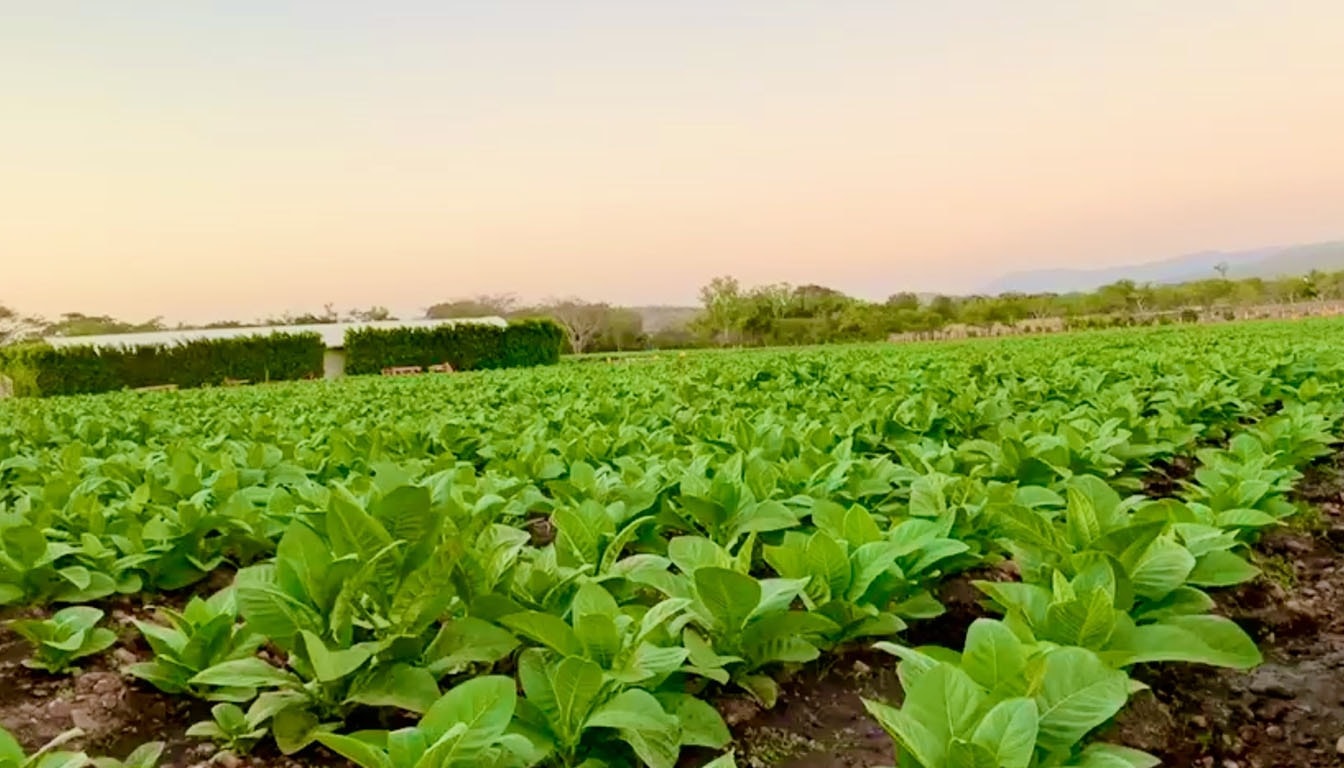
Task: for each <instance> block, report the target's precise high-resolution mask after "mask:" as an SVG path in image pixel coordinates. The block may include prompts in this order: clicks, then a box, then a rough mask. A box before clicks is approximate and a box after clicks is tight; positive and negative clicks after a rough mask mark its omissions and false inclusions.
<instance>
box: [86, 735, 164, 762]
mask: <svg viewBox="0 0 1344 768" xmlns="http://www.w3.org/2000/svg"><path fill="white" fill-rule="evenodd" d="M163 749H164V743H163V742H161V741H151V742H148V743H145V744H141V745H140V746H138V747H136V748H135V749H134V750H132V752H131V754H129V755H127V756H126V757H125V758H124V759H121V760H118V759H117V758H115V757H95V758H93V759H92V760H90V761H89V763H90V764H91V765H92V766H93V768H155V766H157V765H158V764H159V758H161V757H163Z"/></svg>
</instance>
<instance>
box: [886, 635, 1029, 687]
mask: <svg viewBox="0 0 1344 768" xmlns="http://www.w3.org/2000/svg"><path fill="white" fill-rule="evenodd" d="M906 663H910V662H908V661H907V662H906ZM928 666H929V667H932V662H930V663H929V664H928ZM1026 667H1027V654H1026V652H1025V650H1024V649H1023V647H1022V641H1020V640H1018V639H1017V636H1016V635H1014V634H1013V632H1012V630H1010V629H1008V628H1007V627H1006V626H1004V625H1003V623H1002V622H999V621H994V620H992V619H976V620H975V621H974V622H972V623H971V626H970V629H968V630H967V632H966V648H965V650H964V651H963V652H962V656H961V668H962V670H964V671H965V672H966V674H968V675H970V676H971V679H972V680H974V681H975V682H976V683H978V684H979V685H980V686H981V687H983V688H985V689H986V690H990V691H999V690H1012V689H1014V688H1016V687H1017V686H1020V685H1022V682H1021V678H1022V673H1023V672H1024V671H1025V670H1026Z"/></svg>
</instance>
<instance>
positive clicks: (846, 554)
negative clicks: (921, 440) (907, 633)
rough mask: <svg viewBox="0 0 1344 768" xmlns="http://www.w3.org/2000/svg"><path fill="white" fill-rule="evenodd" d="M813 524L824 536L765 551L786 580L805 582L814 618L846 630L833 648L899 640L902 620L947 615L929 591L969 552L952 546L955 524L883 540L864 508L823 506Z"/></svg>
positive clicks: (901, 529) (793, 536)
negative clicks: (949, 564) (866, 640)
mask: <svg viewBox="0 0 1344 768" xmlns="http://www.w3.org/2000/svg"><path fill="white" fill-rule="evenodd" d="M812 520H813V522H814V523H815V524H816V525H817V528H818V529H819V530H817V531H816V532H814V533H811V534H803V533H799V532H796V531H787V532H785V534H784V537H783V541H782V543H781V544H780V545H778V546H766V547H765V550H764V551H765V560H766V562H767V563H769V564H770V565H771V567H773V568H774V569H775V572H776V573H778V574H779V575H781V576H783V577H785V578H790V579H802V580H806V582H807V585H806V587H805V588H804V590H803V593H802V599H803V601H804V604H805V605H806V606H807V608H808V610H811V611H817V612H818V613H820V614H821V615H823V616H825V617H826V618H828V619H830V620H831V621H833V622H835V623H836V625H837V626H838V627H839V630H838V632H836V633H832V634H830V635H828V636H827V639H828V640H829V641H830V642H831V643H833V644H838V643H844V642H848V641H851V640H854V639H857V638H861V637H873V636H889V635H894V634H896V633H897V632H899V631H901V630H902V629H904V628H905V622H904V621H903V620H902V618H932V617H934V616H937V615H939V614H941V613H942V611H943V607H942V605H941V604H940V603H939V602H938V601H937V600H936V599H935V598H934V597H933V596H932V595H931V594H929V592H928V590H927V589H926V584H928V583H932V581H933V580H934V577H935V576H936V575H938V574H939V571H938V570H937V566H938V565H939V564H940V563H944V562H946V561H948V560H949V559H952V558H956V557H958V556H960V555H962V554H964V553H966V552H967V551H968V550H969V547H968V545H967V544H965V543H964V542H961V541H957V540H955V539H950V538H946V536H945V534H946V532H947V530H946V529H947V527H948V526H949V525H950V524H951V520H950V519H949V520H947V521H946V522H945V523H940V522H936V521H933V520H924V519H911V520H905V521H903V522H902V523H900V524H899V525H897V526H895V527H893V528H892V529H891V530H890V531H888V532H887V533H886V534H885V535H884V534H883V533H882V532H881V531H880V530H879V528H878V526H877V523H876V522H875V521H874V519H873V517H872V516H871V515H870V514H869V513H868V512H867V511H866V510H864V509H863V508H862V507H860V506H857V505H856V506H853V507H850V508H849V509H848V510H846V509H844V508H843V507H840V506H839V505H831V504H824V503H820V502H819V503H818V504H817V505H816V506H815V507H814V509H813V513H812Z"/></svg>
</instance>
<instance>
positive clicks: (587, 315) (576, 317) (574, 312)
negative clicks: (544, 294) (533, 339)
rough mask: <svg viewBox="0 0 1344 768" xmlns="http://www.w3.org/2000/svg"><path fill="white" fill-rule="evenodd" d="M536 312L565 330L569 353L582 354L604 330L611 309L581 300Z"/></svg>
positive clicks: (570, 301)
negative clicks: (548, 317) (552, 320)
mask: <svg viewBox="0 0 1344 768" xmlns="http://www.w3.org/2000/svg"><path fill="white" fill-rule="evenodd" d="M538 311H539V312H541V313H543V314H546V315H549V316H550V317H551V318H553V319H554V320H555V321H556V322H557V323H559V324H560V327H561V328H563V329H564V330H565V336H566V337H567V338H568V339H569V350H570V351H571V352H573V353H574V354H582V353H583V352H585V351H587V350H588V348H589V347H590V346H591V345H592V343H593V341H594V340H595V339H596V338H597V337H598V336H599V335H600V334H601V333H602V331H603V329H604V328H606V323H607V315H608V314H609V313H610V312H611V307H609V306H607V305H606V304H591V303H589V302H586V301H583V300H582V299H565V300H564V301H557V302H553V303H551V304H547V305H545V306H542V307H539V308H538Z"/></svg>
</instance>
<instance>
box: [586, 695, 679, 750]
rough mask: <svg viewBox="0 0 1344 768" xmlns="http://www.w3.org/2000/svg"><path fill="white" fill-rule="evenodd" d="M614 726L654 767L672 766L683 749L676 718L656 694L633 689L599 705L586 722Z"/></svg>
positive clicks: (592, 725) (597, 726) (594, 726)
mask: <svg viewBox="0 0 1344 768" xmlns="http://www.w3.org/2000/svg"><path fill="white" fill-rule="evenodd" d="M584 725H585V727H587V728H614V729H616V730H617V731H618V732H619V733H620V734H621V736H622V737H623V738H624V740H625V742H626V743H627V744H629V745H630V747H631V749H633V750H634V751H635V754H636V755H638V756H639V759H640V760H643V761H644V763H645V764H646V765H649V766H651V767H652V768H673V766H674V765H675V764H676V762H677V756H678V755H679V754H680V752H681V744H680V740H679V730H678V723H677V718H676V717H674V716H672V715H669V714H667V713H666V712H664V711H663V707H662V705H661V704H659V703H658V700H657V699H655V698H654V697H653V694H651V693H649V692H648V691H643V690H640V689H637V688H636V689H631V690H628V691H625V692H623V693H621V694H618V695H617V696H616V697H614V698H612V699H611V700H610V701H608V702H607V703H606V704H603V705H602V706H601V707H599V708H598V709H597V710H596V711H594V712H593V714H592V715H591V716H590V717H589V718H588V720H587V722H586V723H585V724H584Z"/></svg>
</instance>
